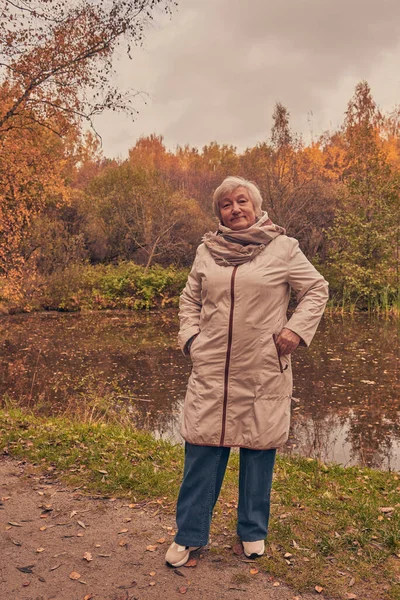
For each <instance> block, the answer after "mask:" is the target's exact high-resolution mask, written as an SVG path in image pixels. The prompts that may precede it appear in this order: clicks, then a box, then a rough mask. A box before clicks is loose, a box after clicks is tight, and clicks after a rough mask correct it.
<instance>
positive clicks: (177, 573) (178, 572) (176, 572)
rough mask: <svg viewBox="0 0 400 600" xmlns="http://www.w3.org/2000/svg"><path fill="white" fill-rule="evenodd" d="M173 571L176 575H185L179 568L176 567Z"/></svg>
mask: <svg viewBox="0 0 400 600" xmlns="http://www.w3.org/2000/svg"><path fill="white" fill-rule="evenodd" d="M172 572H173V574H174V575H179V577H185V576H184V574H183V573H182V571H179V569H174V570H173V571H172Z"/></svg>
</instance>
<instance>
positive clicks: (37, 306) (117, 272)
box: [0, 262, 189, 313]
mask: <svg viewBox="0 0 400 600" xmlns="http://www.w3.org/2000/svg"><path fill="white" fill-rule="evenodd" d="M188 272H189V271H188V269H178V268H175V267H168V268H164V267H161V266H159V265H155V266H154V267H150V269H149V270H148V271H146V270H145V268H144V267H142V266H140V265H137V264H135V263H133V262H124V263H120V264H118V265H111V264H108V265H103V264H99V265H89V264H86V265H72V266H71V267H69V268H67V269H65V270H63V271H59V272H55V273H53V274H52V275H48V276H46V277H45V276H41V275H39V274H26V276H25V278H24V279H23V280H21V282H20V290H19V292H18V294H16V293H14V294H13V293H11V292H10V289H9V288H8V286H7V283H6V281H5V280H1V279H0V310H2V312H3V313H8V312H13V313H15V312H23V311H24V312H26V311H28V312H29V311H38V310H59V311H79V310H105V309H132V310H141V309H152V308H164V307H169V306H176V305H177V304H178V299H179V294H180V293H181V291H182V289H183V287H184V285H185V283H186V279H187V275H188Z"/></svg>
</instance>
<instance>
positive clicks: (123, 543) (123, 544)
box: [118, 540, 128, 546]
mask: <svg viewBox="0 0 400 600" xmlns="http://www.w3.org/2000/svg"><path fill="white" fill-rule="evenodd" d="M127 545H128V542H127V541H126V540H121V541H120V542H119V544H118V546H127Z"/></svg>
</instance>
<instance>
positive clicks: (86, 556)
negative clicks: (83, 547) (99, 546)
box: [83, 552, 93, 562]
mask: <svg viewBox="0 0 400 600" xmlns="http://www.w3.org/2000/svg"><path fill="white" fill-rule="evenodd" d="M83 559H84V560H87V561H88V562H90V561H91V560H93V558H92V555H91V553H90V552H85V553H84V555H83Z"/></svg>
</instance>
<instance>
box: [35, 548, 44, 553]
mask: <svg viewBox="0 0 400 600" xmlns="http://www.w3.org/2000/svg"><path fill="white" fill-rule="evenodd" d="M36 552H37V553H38V554H40V553H41V552H44V548H36Z"/></svg>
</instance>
